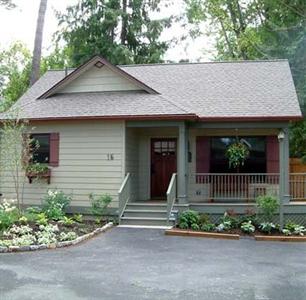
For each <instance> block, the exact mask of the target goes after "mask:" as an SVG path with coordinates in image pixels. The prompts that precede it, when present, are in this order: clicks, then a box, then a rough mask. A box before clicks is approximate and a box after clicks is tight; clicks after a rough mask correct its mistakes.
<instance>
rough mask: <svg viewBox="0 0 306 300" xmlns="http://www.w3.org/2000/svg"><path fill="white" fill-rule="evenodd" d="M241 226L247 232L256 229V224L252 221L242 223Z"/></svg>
mask: <svg viewBox="0 0 306 300" xmlns="http://www.w3.org/2000/svg"><path fill="white" fill-rule="evenodd" d="M240 228H241V230H242V231H243V232H245V233H253V232H254V231H255V226H254V225H253V224H252V222H251V221H249V222H245V223H242V224H241V227H240Z"/></svg>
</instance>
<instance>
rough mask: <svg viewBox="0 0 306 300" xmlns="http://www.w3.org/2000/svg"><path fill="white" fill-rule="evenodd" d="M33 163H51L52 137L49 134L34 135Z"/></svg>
mask: <svg viewBox="0 0 306 300" xmlns="http://www.w3.org/2000/svg"><path fill="white" fill-rule="evenodd" d="M32 139H33V146H32V149H33V162H38V163H49V157H50V136H49V134H33V135H32Z"/></svg>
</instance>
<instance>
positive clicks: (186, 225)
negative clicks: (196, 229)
mask: <svg viewBox="0 0 306 300" xmlns="http://www.w3.org/2000/svg"><path fill="white" fill-rule="evenodd" d="M178 226H179V228H180V229H188V228H189V225H188V223H186V222H180V223H179V225H178Z"/></svg>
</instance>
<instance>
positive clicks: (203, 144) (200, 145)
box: [196, 136, 210, 173]
mask: <svg viewBox="0 0 306 300" xmlns="http://www.w3.org/2000/svg"><path fill="white" fill-rule="evenodd" d="M209 170H210V143H209V137H207V136H197V139H196V172H197V173H209Z"/></svg>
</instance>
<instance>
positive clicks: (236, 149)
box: [226, 141, 250, 169]
mask: <svg viewBox="0 0 306 300" xmlns="http://www.w3.org/2000/svg"><path fill="white" fill-rule="evenodd" d="M249 156H250V150H249V148H248V146H247V145H245V144H244V143H242V142H240V141H236V142H235V143H233V144H231V145H230V146H229V147H228V148H227V149H226V157H227V158H228V164H229V167H230V168H234V169H239V167H241V166H244V163H245V161H246V160H247V158H248V157H249Z"/></svg>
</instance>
